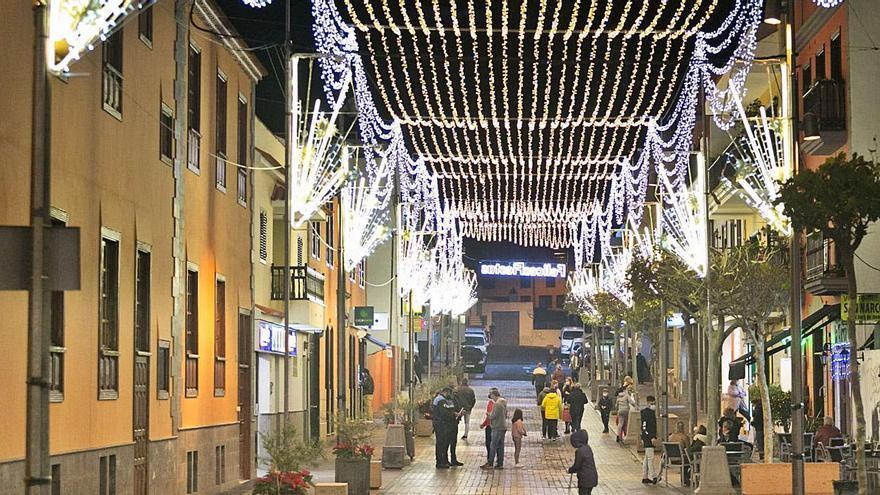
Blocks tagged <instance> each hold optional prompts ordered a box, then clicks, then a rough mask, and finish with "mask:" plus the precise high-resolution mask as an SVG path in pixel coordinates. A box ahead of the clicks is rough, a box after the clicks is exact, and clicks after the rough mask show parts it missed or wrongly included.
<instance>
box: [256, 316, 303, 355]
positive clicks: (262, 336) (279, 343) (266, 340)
mask: <svg viewBox="0 0 880 495" xmlns="http://www.w3.org/2000/svg"><path fill="white" fill-rule="evenodd" d="M257 330H258V333H259V341H258V342H257V345H258V347H257V351H262V352H271V353H273V354H284V325H279V324H277V323H272V322H271V321H265V320H258V321H257ZM287 332H288V334H289V336H290V340H289V342H288V344H289V345H288V348H287V350H288V352H289V354H290V355H291V356H293V357H296V330H294V329H293V328H289V329H288V330H287Z"/></svg>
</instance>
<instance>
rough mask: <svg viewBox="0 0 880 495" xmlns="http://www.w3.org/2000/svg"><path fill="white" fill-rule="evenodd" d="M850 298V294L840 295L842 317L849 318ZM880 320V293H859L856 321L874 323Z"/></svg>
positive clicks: (842, 318)
mask: <svg viewBox="0 0 880 495" xmlns="http://www.w3.org/2000/svg"><path fill="white" fill-rule="evenodd" d="M849 311H850V300H849V296H848V295H846V294H842V295H841V296H840V319H841V320H843V321H847V320H848V319H849ZM878 320H880V294H859V297H858V308H857V309H856V321H857V322H859V323H874V322H876V321H878Z"/></svg>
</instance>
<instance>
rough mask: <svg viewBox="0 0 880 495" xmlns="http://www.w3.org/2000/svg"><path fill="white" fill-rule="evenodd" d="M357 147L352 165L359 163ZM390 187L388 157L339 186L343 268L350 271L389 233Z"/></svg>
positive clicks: (353, 153) (391, 184)
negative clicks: (340, 190) (343, 252)
mask: <svg viewBox="0 0 880 495" xmlns="http://www.w3.org/2000/svg"><path fill="white" fill-rule="evenodd" d="M360 151H361V148H354V149H353V151H352V152H351V154H352V155H353V156H354V164H355V165H354V167H355V168H356V167H357V165H358V163H359V162H360V160H359V158H360ZM393 189H394V168H393V167H392V166H391V164H390V161H389V160H381V161H380V162H379V166H378V167H376V168H375V169H372V170H366V171H364V172H358V173H357V175H356V176H355V177H353V178H352V179H351V180H349V181H348V182H347V183H346V184H345V186H344V187H343V189H342V194H341V203H342V215H343V221H342V240H343V243H344V246H345V267H346V269H347V270H354V268H355V267H356V266H357V264H358V263H360V261H361V260H362V259H364V258H366V257H367V256H369V255H370V254H371V253H372V252H373V251H375V250H376V248H377V247H378V246H379V245H380V244H382V243H383V242H385V240H387V239H388V237H390V236H391V229H389V228H388V227H387V225H388V222H389V216H390V214H389V208H388V205H389V203H390V200H391V192H392V190H393Z"/></svg>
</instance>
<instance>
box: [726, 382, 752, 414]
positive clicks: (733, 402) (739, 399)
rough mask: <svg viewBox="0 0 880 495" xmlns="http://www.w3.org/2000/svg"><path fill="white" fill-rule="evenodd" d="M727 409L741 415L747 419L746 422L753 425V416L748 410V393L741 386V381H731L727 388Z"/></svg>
mask: <svg viewBox="0 0 880 495" xmlns="http://www.w3.org/2000/svg"><path fill="white" fill-rule="evenodd" d="M727 407H729V408H731V409H733V410H734V411H736V412H738V413H740V414H741V415H742V417H744V418H746V421H748V422H750V423H751V416H749V410H748V408H746V391H745V389H744V388H743V387H742V385H740V384H739V380H730V385H728V386H727Z"/></svg>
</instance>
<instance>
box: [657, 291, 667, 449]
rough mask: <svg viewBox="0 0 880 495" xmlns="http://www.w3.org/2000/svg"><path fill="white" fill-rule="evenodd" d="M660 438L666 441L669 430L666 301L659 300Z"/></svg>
mask: <svg viewBox="0 0 880 495" xmlns="http://www.w3.org/2000/svg"><path fill="white" fill-rule="evenodd" d="M660 321H661V322H662V323H661V327H660V349H659V350H660V359H659V361H660V363H659V364H660V366H659V368H660V370H659V373H660V438H661V439H662V441H664V442H665V441H666V434H667V433H668V432H669V372H668V371H667V368H668V367H669V365H668V364H667V363H668V362H669V343H668V340H667V339H668V336H667V335H666V332H667V325H666V303H664V302H663V300H662V299H661V300H660Z"/></svg>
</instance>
